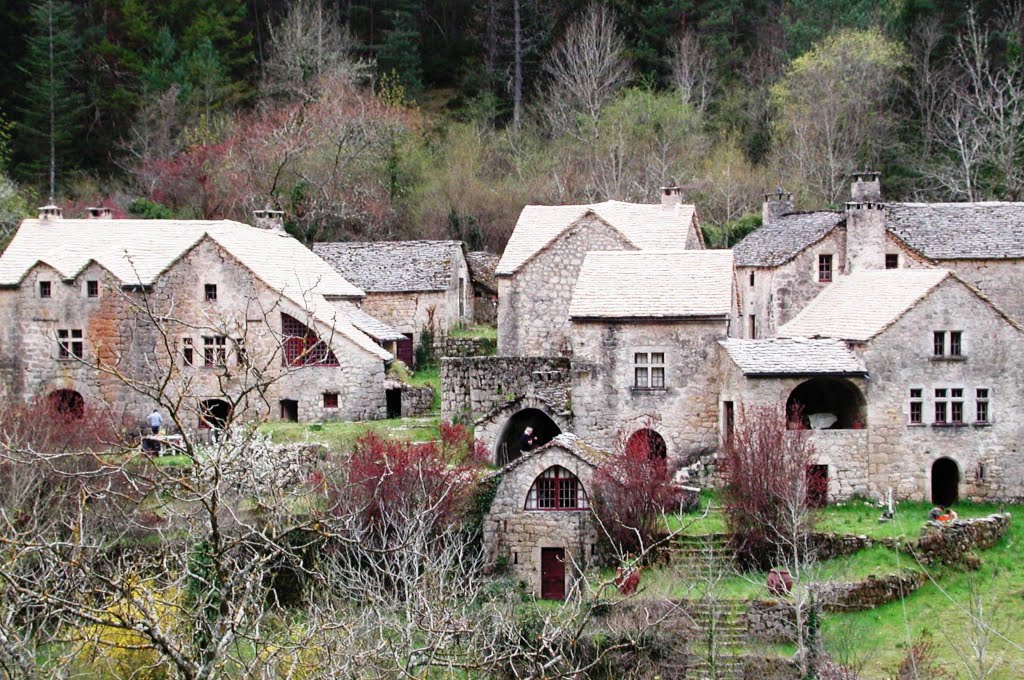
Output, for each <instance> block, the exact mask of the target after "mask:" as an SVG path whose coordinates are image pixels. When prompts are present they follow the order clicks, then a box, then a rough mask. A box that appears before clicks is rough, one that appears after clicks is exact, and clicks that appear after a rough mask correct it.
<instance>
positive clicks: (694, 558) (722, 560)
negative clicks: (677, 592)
mask: <svg viewBox="0 0 1024 680" xmlns="http://www.w3.org/2000/svg"><path fill="white" fill-rule="evenodd" d="M668 558H669V563H670V564H671V565H672V567H673V570H675V571H676V573H678V574H679V576H680V577H681V578H684V579H687V580H689V581H691V582H694V583H699V582H701V581H703V580H707V579H708V578H710V577H713V576H715V575H717V574H719V573H721V572H726V573H729V572H731V571H732V569H733V564H734V562H735V559H736V552H735V551H734V550H733V549H732V548H731V547H730V546H729V537H728V535H726V534H700V535H694V536H687V535H683V536H679V537H677V538H676V540H675V544H674V545H672V546H671V547H670V548H669V550H668Z"/></svg>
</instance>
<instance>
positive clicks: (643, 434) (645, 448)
mask: <svg viewBox="0 0 1024 680" xmlns="http://www.w3.org/2000/svg"><path fill="white" fill-rule="evenodd" d="M626 451H627V452H628V453H631V454H636V455H638V456H641V457H643V456H646V457H647V458H649V459H651V460H653V459H655V458H660V459H661V460H665V458H666V457H667V456H668V446H666V445H665V438H664V437H662V436H661V435H660V434H658V433H657V432H655V431H654V430H651V429H646V428H645V429H643V430H637V431H636V432H634V433H633V434H631V435H630V437H629V439H627V440H626Z"/></svg>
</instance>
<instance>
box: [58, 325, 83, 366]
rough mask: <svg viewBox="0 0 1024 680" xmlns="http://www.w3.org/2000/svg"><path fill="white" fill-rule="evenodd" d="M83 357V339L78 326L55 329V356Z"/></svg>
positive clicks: (64, 357)
mask: <svg viewBox="0 0 1024 680" xmlns="http://www.w3.org/2000/svg"><path fill="white" fill-rule="evenodd" d="M83 357H85V339H84V338H83V336H82V330H81V329H80V328H61V329H58V330H57V358H58V359H81V358H83Z"/></svg>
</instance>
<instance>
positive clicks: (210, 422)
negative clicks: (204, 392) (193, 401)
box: [199, 399, 231, 430]
mask: <svg viewBox="0 0 1024 680" xmlns="http://www.w3.org/2000/svg"><path fill="white" fill-rule="evenodd" d="M230 419H231V404H229V403H228V402H226V401H224V400H223V399H206V400H204V401H202V402H200V404H199V428H200V429H202V430H208V429H210V428H215V429H217V430H223V429H224V428H225V427H226V426H227V424H228V421H229V420H230Z"/></svg>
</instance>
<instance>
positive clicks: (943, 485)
mask: <svg viewBox="0 0 1024 680" xmlns="http://www.w3.org/2000/svg"><path fill="white" fill-rule="evenodd" d="M958 500H960V466H959V465H957V464H956V461H955V460H953V459H952V458H939V459H938V460H936V461H935V462H934V463H932V503H935V504H936V505H952V504H953V503H956V502H957V501H958Z"/></svg>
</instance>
